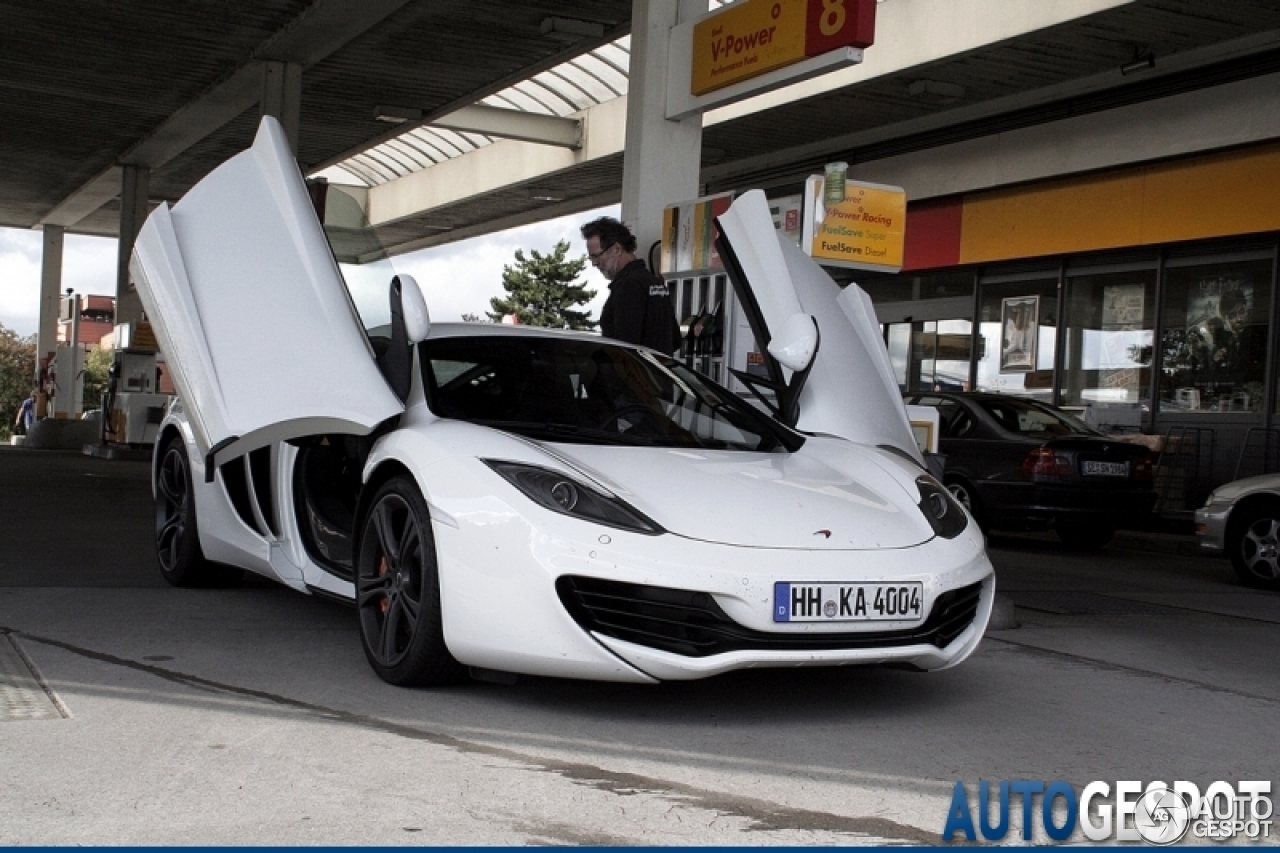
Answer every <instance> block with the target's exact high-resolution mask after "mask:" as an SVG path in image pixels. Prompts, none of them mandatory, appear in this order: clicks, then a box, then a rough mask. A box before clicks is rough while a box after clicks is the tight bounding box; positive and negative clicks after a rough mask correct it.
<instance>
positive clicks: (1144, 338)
mask: <svg viewBox="0 0 1280 853" xmlns="http://www.w3.org/2000/svg"><path fill="white" fill-rule="evenodd" d="M1145 309H1146V288H1145V287H1144V286H1143V285H1142V284H1141V283H1135V284H1109V285H1107V286H1106V287H1104V288H1102V327H1101V329H1099V332H1100V333H1101V334H1100V344H1101V346H1100V351H1099V352H1098V355H1097V357H1096V365H1097V368H1098V371H1099V372H1098V387H1099V388H1100V389H1104V390H1106V391H1111V392H1116V393H1119V392H1121V391H1123V392H1124V399H1125V400H1126V401H1129V402H1132V401H1133V400H1136V398H1137V395H1138V393H1139V391H1140V384H1141V381H1142V374H1141V373H1140V372H1139V370H1138V366H1140V365H1143V364H1145V362H1143V361H1142V353H1143V349H1144V347H1145V348H1146V349H1147V350H1148V351H1149V350H1150V346H1151V332H1150V331H1149V330H1145V329H1143V328H1142V326H1143V316H1144V313H1145ZM1107 399H1114V398H1107Z"/></svg>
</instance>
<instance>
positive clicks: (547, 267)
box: [486, 240, 596, 331]
mask: <svg viewBox="0 0 1280 853" xmlns="http://www.w3.org/2000/svg"><path fill="white" fill-rule="evenodd" d="M568 251H569V243H568V242H567V241H565V240H561V241H560V242H559V243H556V247H555V250H554V251H553V252H552V253H551V254H549V255H543V254H542V253H540V252H538V251H537V250H536V249H530V250H529V257H528V258H526V257H525V255H524V251H523V250H522V249H516V262H515V264H513V265H511V266H505V267H503V268H502V287H503V289H504V290H506V292H507V297H506V298H505V299H502V298H499V297H496V296H495V297H494V298H493V299H490V300H489V306H490V307H491V308H492V309H493V310H492V311H489V312H486V313H487V314H488V316H489V318H490V319H492V320H493V321H495V322H501V321H502V318H503V317H505V316H506V315H508V314H514V315H515V316H516V317H517V318H518V319H519V320H520V322H521V323H522V324H523V325H526V326H543V327H546V328H549V329H578V330H587V331H589V330H591V329H594V328H595V327H596V321H595V320H592V319H591V312H590V311H575V310H573V308H574V306H577V305H585V304H586V303H588V302H590V301H591V300H592V299H593V298H595V295H596V292H595V291H594V290H588V289H587V287H586V285H584V284H582V283H580V282H575V281H574V279H575V278H577V277H578V274H579V273H581V272H582V271H583V270H584V269H586V266H587V259H586V257H585V256H584V257H581V258H578V259H577V260H573V261H570V260H566V259H565V255H566V254H567V253H568Z"/></svg>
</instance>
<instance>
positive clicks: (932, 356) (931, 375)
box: [885, 320, 973, 391]
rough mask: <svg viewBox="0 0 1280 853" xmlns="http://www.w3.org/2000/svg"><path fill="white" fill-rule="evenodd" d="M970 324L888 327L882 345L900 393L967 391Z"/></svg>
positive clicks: (949, 322)
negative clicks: (887, 355)
mask: <svg viewBox="0 0 1280 853" xmlns="http://www.w3.org/2000/svg"><path fill="white" fill-rule="evenodd" d="M972 328H973V324H972V323H970V322H969V321H968V320H936V321H935V320H929V321H925V322H920V323H889V324H888V325H887V327H886V334H885V343H886V345H887V346H888V348H889V363H890V365H891V366H892V368H893V373H894V378H895V379H896V380H897V383H898V387H899V388H900V389H901V390H903V391H967V390H969V360H970V358H971V357H972V347H973V335H972Z"/></svg>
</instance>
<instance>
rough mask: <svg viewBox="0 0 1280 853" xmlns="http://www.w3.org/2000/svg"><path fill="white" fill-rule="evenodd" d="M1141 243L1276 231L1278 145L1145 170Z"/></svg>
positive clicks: (1279, 203)
mask: <svg viewBox="0 0 1280 853" xmlns="http://www.w3.org/2000/svg"><path fill="white" fill-rule="evenodd" d="M1147 172H1148V174H1147V181H1146V188H1145V197H1146V203H1145V208H1146V210H1147V215H1146V218H1145V221H1144V222H1143V226H1142V242H1143V243H1170V242H1173V241H1175V240H1197V239H1202V238H1205V237H1224V236H1227V235H1231V234H1251V233H1256V232H1259V231H1277V230H1280V146H1277V145H1270V146H1267V147H1266V148H1261V149H1256V148H1255V149H1249V150H1247V151H1236V152H1227V153H1223V154H1217V155H1213V156H1210V157H1199V158H1196V160H1195V161H1193V162H1176V163H1169V164H1164V165H1159V166H1151V167H1148V170H1147Z"/></svg>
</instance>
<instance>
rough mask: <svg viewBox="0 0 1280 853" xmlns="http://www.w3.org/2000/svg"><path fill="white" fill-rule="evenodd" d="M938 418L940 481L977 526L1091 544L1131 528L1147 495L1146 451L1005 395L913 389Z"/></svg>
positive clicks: (1151, 496)
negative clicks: (1048, 532) (1044, 532)
mask: <svg viewBox="0 0 1280 853" xmlns="http://www.w3.org/2000/svg"><path fill="white" fill-rule="evenodd" d="M905 399H906V401H907V402H908V403H910V404H913V405H922V406H933V407H934V408H936V409H937V410H938V414H939V416H940V417H939V420H940V421H941V432H940V435H939V441H938V449H939V451H940V452H941V453H942V454H944V455H945V457H946V469H945V474H944V477H943V481H944V483H945V484H946V486H947V488H948V489H950V490H951V493H952V494H953V495H955V496H956V499H957V500H959V501H960V503H962V504H963V505H964V506H965V507H967V508H968V509H969V511H970V512H971V513H972V514H973V516H974V518H975V519H977V521H978V524H980V525H981V526H982V528H983V529H984V530H988V529H1004V530H1044V529H1048V528H1053V529H1054V530H1055V531H1056V532H1057V534H1058V537H1059V538H1060V539H1062V541H1063V542H1065V543H1066V544H1068V545H1071V546H1073V547H1078V548H1101V547H1102V546H1103V545H1105V544H1107V542H1109V541H1110V540H1111V537H1112V536H1113V535H1114V534H1115V531H1116V530H1117V529H1118V528H1122V527H1134V526H1140V525H1141V523H1142V522H1143V520H1144V519H1145V518H1147V517H1149V516H1150V514H1151V509H1152V507H1153V506H1154V505H1155V501H1156V494H1155V490H1154V487H1153V486H1154V484H1153V480H1154V478H1153V476H1152V454H1151V451H1150V450H1148V449H1147V448H1145V447H1142V446H1141V445H1137V444H1127V443H1124V442H1121V441H1117V440H1115V439H1111V438H1108V437H1106V436H1104V435H1102V434H1101V433H1099V432H1097V431H1095V430H1093V429H1090V428H1089V427H1087V426H1085V425H1084V424H1083V423H1082V422H1080V421H1079V420H1077V419H1076V418H1073V417H1071V416H1070V415H1068V414H1066V413H1065V412H1062V411H1059V410H1058V409H1055V408H1053V407H1052V406H1047V405H1045V404H1043V403H1038V402H1036V401H1034V400H1027V399H1023V398H1021V397H1012V396H1009V395H1006V394H984V393H949V392H932V391H931V392H918V393H908V394H907V395H906V396H905Z"/></svg>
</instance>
